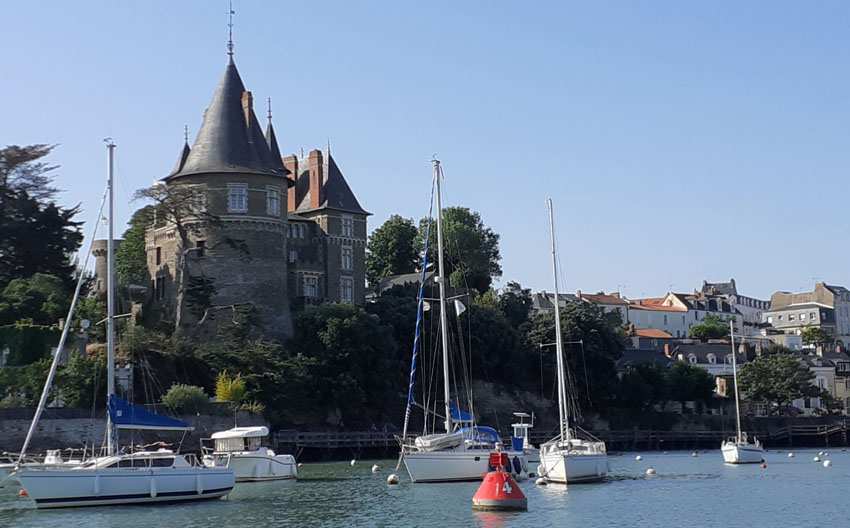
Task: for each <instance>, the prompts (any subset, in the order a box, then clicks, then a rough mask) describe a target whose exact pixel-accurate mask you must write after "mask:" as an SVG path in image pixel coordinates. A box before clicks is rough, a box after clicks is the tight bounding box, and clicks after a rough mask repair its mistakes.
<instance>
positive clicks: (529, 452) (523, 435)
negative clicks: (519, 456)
mask: <svg viewBox="0 0 850 528" xmlns="http://www.w3.org/2000/svg"><path fill="white" fill-rule="evenodd" d="M514 416H516V417H517V418H519V423H515V424H511V427H513V430H514V435H513V438H512V439H511V442H512V444H513V445H512V447H513V448H514V450H517V449H519V448H520V447H521V448H522V452H523V453H524V454H525V458H526V460H528V463H529V464H536V463H538V462H540V450H539V449H537V448H536V447H534V445H532V443H531V442H530V441H529V440H528V430H529V429H531V428H532V427H534V413H532V414H528V413H524V412H515V413H514ZM526 418H531V423H526V422H525V419H526ZM515 442H519V443H515Z"/></svg>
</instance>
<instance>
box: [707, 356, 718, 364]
mask: <svg viewBox="0 0 850 528" xmlns="http://www.w3.org/2000/svg"><path fill="white" fill-rule="evenodd" d="M705 359H707V360H708V362H709V363H711V364H712V365H713V364H715V363H717V357H715V355H714V354H709V355H707V356H705Z"/></svg>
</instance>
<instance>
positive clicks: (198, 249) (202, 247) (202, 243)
mask: <svg viewBox="0 0 850 528" xmlns="http://www.w3.org/2000/svg"><path fill="white" fill-rule="evenodd" d="M206 249H207V242H206V240H198V241H196V242H195V256H196V257H198V258H204V253H205V252H206Z"/></svg>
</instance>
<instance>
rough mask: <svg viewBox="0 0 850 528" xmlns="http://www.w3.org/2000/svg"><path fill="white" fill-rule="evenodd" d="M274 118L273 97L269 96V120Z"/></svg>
mask: <svg viewBox="0 0 850 528" xmlns="http://www.w3.org/2000/svg"><path fill="white" fill-rule="evenodd" d="M271 120H272V98H271V97H269V121H271Z"/></svg>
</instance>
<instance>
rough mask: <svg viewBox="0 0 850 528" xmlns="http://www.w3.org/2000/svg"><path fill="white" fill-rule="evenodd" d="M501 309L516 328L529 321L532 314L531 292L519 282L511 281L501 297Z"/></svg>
mask: <svg viewBox="0 0 850 528" xmlns="http://www.w3.org/2000/svg"><path fill="white" fill-rule="evenodd" d="M499 308H500V309H501V310H502V314H504V316H505V319H507V320H508V322H509V323H510V324H511V325H513V326H514V327H515V328H519V326H520V325H522V324H523V323H525V322H526V321H528V316H529V314H530V313H531V290H530V289H528V288H523V287H522V285H521V284H520V283H518V282H514V281H509V282H508V283H507V284H506V285H505V287H504V288H503V289H502V294H501V295H499Z"/></svg>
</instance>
